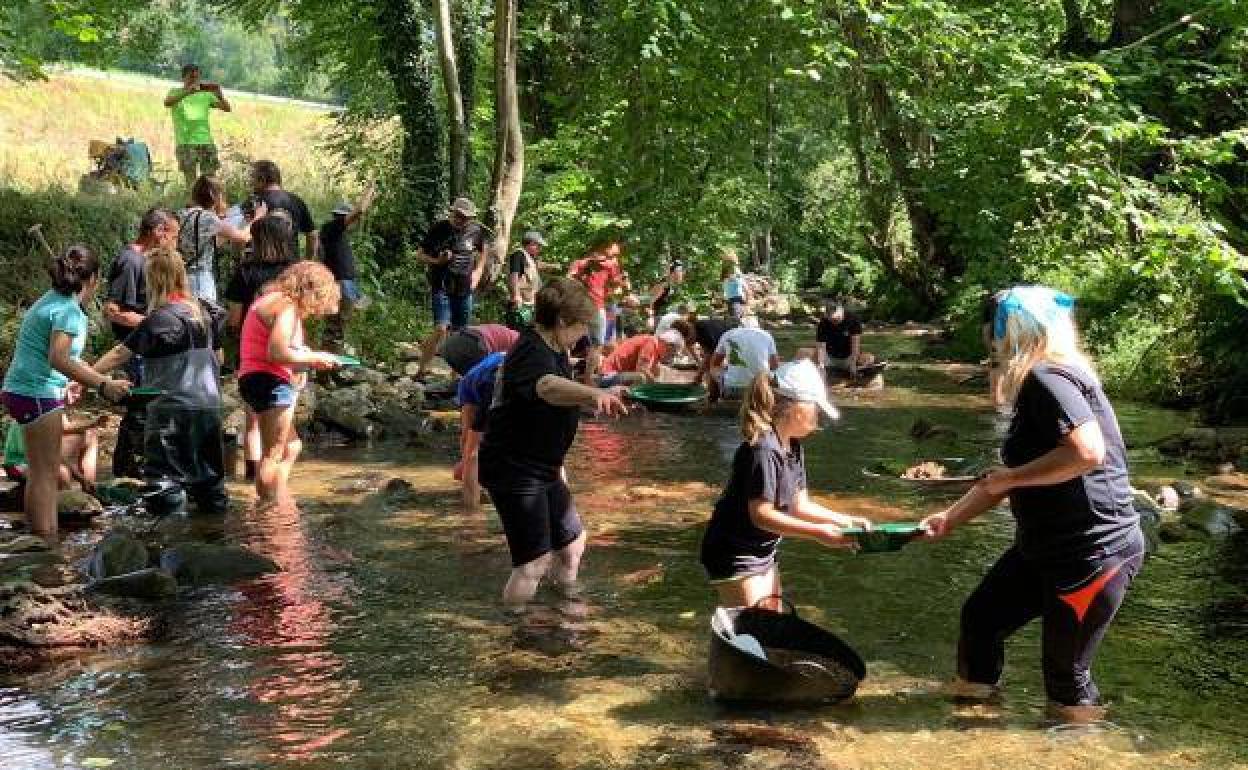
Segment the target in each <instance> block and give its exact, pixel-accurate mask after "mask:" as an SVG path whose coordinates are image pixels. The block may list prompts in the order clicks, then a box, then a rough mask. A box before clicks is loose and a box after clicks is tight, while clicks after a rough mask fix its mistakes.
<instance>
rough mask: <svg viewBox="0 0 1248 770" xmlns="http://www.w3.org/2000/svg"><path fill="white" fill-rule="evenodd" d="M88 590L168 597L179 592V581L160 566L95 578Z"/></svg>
mask: <svg viewBox="0 0 1248 770" xmlns="http://www.w3.org/2000/svg"><path fill="white" fill-rule="evenodd" d="M87 590H89V591H93V592H95V593H100V594H107V595H108V596H121V597H126V598H130V599H166V598H169V597H171V596H176V595H177V593H178V581H177V580H175V579H174V577H173V575H170V574H169V572H168V571H166V570H163V569H161V568H160V567H148V568H146V569H141V570H136V571H135V572H128V573H126V574H124V575H114V576H113V577H106V578H102V579H100V580H94V581H92V582H91V584H90V585H89V586H87Z"/></svg>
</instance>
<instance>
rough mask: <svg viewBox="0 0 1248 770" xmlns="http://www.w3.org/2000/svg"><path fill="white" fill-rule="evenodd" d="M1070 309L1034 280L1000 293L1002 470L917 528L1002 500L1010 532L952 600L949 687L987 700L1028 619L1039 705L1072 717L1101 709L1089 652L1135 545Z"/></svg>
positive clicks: (1111, 436)
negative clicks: (1007, 416)
mask: <svg viewBox="0 0 1248 770" xmlns="http://www.w3.org/2000/svg"><path fill="white" fill-rule="evenodd" d="M1073 305H1074V301H1073V299H1071V298H1070V297H1069V296H1067V295H1065V294H1062V293H1060V292H1056V291H1053V290H1052V289H1046V288H1044V287H1038V286H1026V287H1018V288H1014V289H1011V290H1009V291H1008V292H1006V293H1005V295H1004V296H1002V297H1001V299H1000V302H999V303H998V305H997V310H996V316H995V318H994V322H993V327H994V328H993V333H994V337H995V338H996V341H997V343H998V345H999V348H1000V350H1001V351H1002V356H1003V358H1004V368H1003V371H1002V373H1001V377H1000V380H999V385H998V387H999V391H1000V392H999V395H1000V397H1001V399H1002V401H1003V402H1004V403H1007V404H1012V405H1013V409H1014V413H1013V419H1012V421H1011V423H1010V429H1009V432H1008V434H1007V435H1006V438H1005V443H1004V445H1003V446H1002V448H1001V457H1002V460H1004V462H1005V466H1006V467H1004V468H1001V469H997V470H995V471H993V472H991V473H989V474H988V475H987V476H985V477H984V478H983V479H982V480H980V481H979V483H977V484H976V485H975V486H974V487H972V488H971V490H970V491H969V492H967V494H966V495H965V496H963V497H962V499H961V500H959V501H958V502H957V503H955V504H954V505H953V506H952V507H950V508H949V509H948V510H946V511H943V512H941V513H937V514H935V515H933V516H929V517H928V518H927V519H925V520H924V525H925V526H926V528H927V529H928V531H929V533H930V535H931V536H932V537H944V536H946V535H948V534H949V533H950V532H951V531H953V530H954V529H956V528H957V527H959V526H961V525H962V524H964V523H966V522H968V521H970V520H971V519H973V518H975V517H976V516H979V515H980V514H981V513H983V512H985V511H987V510H989V509H991V508H992V507H994V506H996V505H997V504H998V503H1000V502H1001V501H1003V500H1005V499H1007V498H1008V499H1009V501H1010V510H1011V512H1012V513H1013V514H1014V518H1015V520H1016V522H1017V526H1018V533H1017V536H1016V538H1015V542H1014V545H1013V546H1011V547H1010V548H1009V549H1008V550H1006V552H1005V553H1004V554H1003V555H1002V556H1001V557H1000V558H999V559H998V560H997V562H996V564H994V565H993V566H992V568H991V569H989V571H988V574H987V575H985V576H984V578H983V580H982V581H981V582H980V584H979V587H978V588H976V589H975V591H974V592H973V593H972V594H971V596H970V598H968V599H967V600H966V603H965V604H964V605H963V606H962V621H961V635H960V638H959V642H958V679H957V680H956V681H955V683H954V684H955V692H957V693H958V694H961V695H967V696H972V697H974V696H984V697H987V696H989V695H991V694H993V693H994V692H995V691H996V688H997V685H998V683H999V681H1000V678H1001V671H1002V667H1003V664H1004V661H1005V640H1006V639H1007V638H1008V637H1009V636H1010V635H1012V634H1013V633H1014V632H1015V631H1017V630H1018V629H1020V628H1022V627H1023V626H1025V625H1026V624H1027V623H1029V622H1031V621H1032V620H1035V619H1036V618H1040V619H1041V622H1042V623H1043V625H1044V631H1043V637H1042V638H1043V641H1042V647H1043V652H1042V655H1043V662H1044V684H1045V690H1046V692H1047V694H1048V698H1049V702H1050V707H1051V711H1052V712H1053V715H1054V716H1055V717H1057V718H1059V719H1063V720H1065V721H1074V722H1081V721H1091V720H1096V719H1100V718H1101V717H1102V715H1103V713H1104V708H1103V707H1102V706H1101V699H1100V693H1099V692H1098V690H1097V687H1096V684H1095V683H1094V682H1093V681H1092V675H1091V665H1092V658H1093V656H1094V655H1095V653H1096V649H1097V647H1098V645H1099V644H1100V642H1101V639H1102V638H1103V637H1104V635H1105V632H1106V630H1107V629H1108V628H1109V624H1110V622H1111V621H1112V620H1113V618H1114V614H1115V613H1116V612H1117V611H1118V608H1119V606H1121V604H1122V601H1123V599H1124V597H1125V595H1126V592H1127V589H1128V588H1129V587H1130V585H1131V582H1132V580H1134V578H1135V576H1136V574H1137V573H1138V572H1139V569H1140V565H1141V563H1142V561H1143V559H1144V538H1143V535H1142V533H1141V531H1140V523H1139V516H1138V515H1137V514H1136V512H1135V509H1134V507H1133V506H1132V503H1131V484H1130V482H1129V480H1128V478H1127V452H1126V447H1125V446H1124V444H1123V440H1122V434H1121V432H1120V431H1119V429H1118V420H1117V418H1116V417H1115V416H1114V409H1113V407H1112V406H1111V405H1110V403H1109V399H1108V398H1106V396H1105V392H1104V390H1102V389H1101V383H1100V381H1099V380H1098V379H1097V376H1096V370H1095V368H1094V367H1093V366H1092V363H1091V362H1090V361H1089V360H1088V359H1087V357H1086V356H1084V355H1083V353H1081V352H1080V350H1079V345H1078V341H1077V333H1076V330H1075V324H1074V319H1073V315H1072V310H1073Z"/></svg>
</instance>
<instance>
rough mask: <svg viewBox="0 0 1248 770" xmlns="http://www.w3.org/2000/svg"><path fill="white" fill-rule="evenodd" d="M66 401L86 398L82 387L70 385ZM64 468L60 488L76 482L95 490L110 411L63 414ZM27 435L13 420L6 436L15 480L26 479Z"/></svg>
mask: <svg viewBox="0 0 1248 770" xmlns="http://www.w3.org/2000/svg"><path fill="white" fill-rule="evenodd" d="M65 395H66V399H65V403H66V405H67V406H73V405H74V404H76V403H77V402H78V401H79V400H80V399H81V398H82V388H80V387H75V386H72V385H71V386H70V387H68V388H66V393H65ZM61 419H62V427H61V469H60V488H61V489H70V488H71V487H72V486H73V485H74V484H78V486H79V487H80V488H81V489H82V491H83V492H86V493H87V494H93V493H94V492H95V477H96V468H97V466H98V463H99V457H100V431H101V430H102V429H103V428H105V427H107V425H108V423H109V421H110V420H111V418H110V417H109V415H107V414H102V415H100V416H99V417H96V418H94V419H90V420H72V419H70V417H69V415H68V414H64V415H62V416H61ZM26 464H27V463H26V439H25V438H23V437H22V426H21V425H18V424H17V422H10V423H9V430H8V434H7V435H6V436H5V437H4V466H3V467H4V473H5V475H6V476H7V477H8V478H9V479H10V480H12V481H17V482H23V483H24V482H25V480H26Z"/></svg>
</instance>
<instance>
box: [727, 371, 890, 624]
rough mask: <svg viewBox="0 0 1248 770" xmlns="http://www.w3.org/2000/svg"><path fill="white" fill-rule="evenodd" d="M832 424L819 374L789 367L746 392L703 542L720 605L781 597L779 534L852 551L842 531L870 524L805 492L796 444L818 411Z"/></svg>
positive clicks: (806, 433) (812, 425)
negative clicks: (736, 443) (737, 440)
mask: <svg viewBox="0 0 1248 770" xmlns="http://www.w3.org/2000/svg"><path fill="white" fill-rule="evenodd" d="M820 411H822V412H823V413H824V414H826V415H827V416H828V417H830V418H835V417H836V416H837V411H836V408H835V407H833V406H832V404H830V403H829V402H828V396H827V390H826V388H825V386H824V383H823V378H822V377H820V375H819V370H818V369H817V368H816V367H815V365H814V364H813V363H812V362H810V361H808V360H802V361H795V362H792V363H788V364H785V365H784V366H781V367H780V368H779V369H777V370H776V381H775V384H774V385H773V384H772V382H771V376H770V373H763V374H760V375H758V376H757V377H756V378H755V379H754V382H753V384H752V385H751V386H750V388H749V389H748V390H747V391H746V394H745V403H744V405H743V407H742V411H741V414H742V419H741V433H742V435H743V436H744V438H745V441H744V442H743V443H742V444H741V446H740V447H738V448H737V452H736V455H735V456H734V457H733V461H732V476H731V478H729V480H728V486H727V487H726V488H725V489H724V494H723V496H721V497H720V499H719V502H717V503H716V504H715V511H714V513H713V514H712V515H711V522H710V525H709V526H708V527H707V529H706V534H705V536H704V537H703V539H702V565H703V566H704V567H705V568H706V571H707V574H708V575H709V577H710V579H711V583H712V584H713V585H714V586H715V588H716V591H717V592H718V594H719V605H720V606H722V607H742V606H747V607H748V606H753V605H754V604H757V603H758V602H759V601H760V600H762V599H766V598H768V597H770V596H779V595H780V593H781V587H780V573H779V570H778V569H777V566H776V549H777V547H778V546H779V544H780V539H781V537H782V536H783V535H792V536H794V537H804V538H808V539H811V540H818V541H819V542H821V543H823V544H824V545H828V546H832V547H836V548H849V547H852V544H853V541H852V540H850V539H848V538H846V537H845V536H843V535H842V534H841V529H843V528H846V527H870V526H871V522H870V521H868V520H866V519H862V518H858V517H855V516H846V515H844V514H840V513H835V512H833V511H830V510H828V509H827V508H824V507H823V506H822V505H819V504H818V503H816V502H815V501H814V500H811V499H810V497H809V495H807V493H806V468H805V465H804V462H803V455H802V445H801V444H800V443H799V442H800V440H801V439H803V438H805V437H807V436H809V435H810V434H811V433H813V432H815V431H816V430H818V428H819V412H820Z"/></svg>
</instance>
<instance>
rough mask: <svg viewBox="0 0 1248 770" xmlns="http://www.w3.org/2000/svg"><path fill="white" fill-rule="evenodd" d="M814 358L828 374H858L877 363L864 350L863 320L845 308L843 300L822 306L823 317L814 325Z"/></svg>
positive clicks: (829, 302)
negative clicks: (860, 370) (859, 371)
mask: <svg viewBox="0 0 1248 770" xmlns="http://www.w3.org/2000/svg"><path fill="white" fill-rule="evenodd" d="M815 360H816V361H818V363H819V365H820V367H821V368H822V369H823V370H824V371H826V372H828V373H829V374H841V375H848V376H849V378H850V379H855V378H857V377H858V370H859V369H862V368H864V367H867V366H870V365H872V364H874V363H875V356H873V355H872V354H870V353H868V352H866V351H864V350H863V349H862V321H860V320H859V319H858V317H857V316H855V315H854V314H852V313H850V312H848V311H846V309H845V304H844V303H843V302H841V301H840V300H836V299H829V300H827V301H826V302H824V305H823V317H822V318H820V319H819V323H818V324H817V325H816V326H815Z"/></svg>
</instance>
